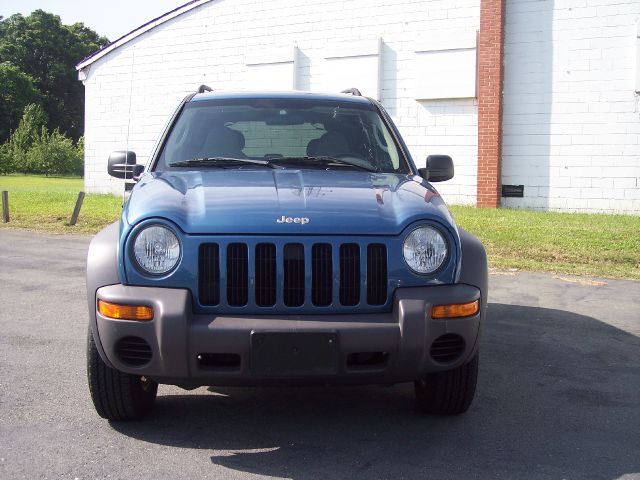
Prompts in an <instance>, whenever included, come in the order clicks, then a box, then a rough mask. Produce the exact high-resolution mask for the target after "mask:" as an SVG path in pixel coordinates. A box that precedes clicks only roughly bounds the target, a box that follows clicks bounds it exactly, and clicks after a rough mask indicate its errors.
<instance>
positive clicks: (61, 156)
mask: <svg viewBox="0 0 640 480" xmlns="http://www.w3.org/2000/svg"><path fill="white" fill-rule="evenodd" d="M83 156H84V152H83V149H82V148H78V146H76V145H74V144H73V140H71V139H70V138H68V137H65V136H64V135H62V134H61V133H60V131H59V130H58V129H55V130H54V131H53V132H51V133H49V132H47V129H46V128H45V127H42V130H41V132H40V136H39V137H38V139H37V140H36V141H35V143H34V144H33V145H32V146H31V148H30V149H29V151H28V152H27V164H28V165H29V167H30V169H31V171H32V172H33V173H41V174H45V175H70V174H79V173H81V172H80V171H81V170H82V164H83Z"/></svg>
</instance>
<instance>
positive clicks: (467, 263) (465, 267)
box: [458, 228, 489, 358]
mask: <svg viewBox="0 0 640 480" xmlns="http://www.w3.org/2000/svg"><path fill="white" fill-rule="evenodd" d="M458 231H459V233H460V245H461V247H462V262H461V269H460V279H459V282H460V283H466V284H467V285H473V286H474V287H477V288H479V289H480V301H481V305H480V318H481V319H484V318H486V310H487V298H488V296H489V267H488V265H487V252H486V250H485V248H484V245H482V242H480V240H478V239H477V238H476V237H475V236H473V235H471V234H470V233H469V232H467V231H466V230H464V229H462V228H458ZM483 324H484V322H483V321H482V320H481V321H480V329H479V330H478V337H477V338H476V343H475V345H474V347H473V351H472V353H471V354H470V356H469V358H471V357H472V356H473V355H475V354H476V352H477V351H478V348H479V343H480V342H479V340H480V334H481V332H482V326H483Z"/></svg>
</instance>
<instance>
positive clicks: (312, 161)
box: [268, 156, 378, 172]
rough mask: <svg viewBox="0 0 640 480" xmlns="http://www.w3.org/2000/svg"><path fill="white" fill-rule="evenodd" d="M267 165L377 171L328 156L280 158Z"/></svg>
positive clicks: (273, 159) (270, 161) (373, 168)
mask: <svg viewBox="0 0 640 480" xmlns="http://www.w3.org/2000/svg"><path fill="white" fill-rule="evenodd" d="M268 162H269V164H275V165H278V164H280V165H282V164H285V165H286V164H294V165H295V164H298V165H322V166H331V165H332V164H333V165H343V166H349V167H354V168H358V169H360V170H365V171H367V172H377V171H378V169H377V168H375V167H373V166H371V165H362V164H361V163H356V162H350V161H348V160H345V159H343V158H336V157H330V156H317V157H312V156H307V157H281V158H272V159H271V160H268Z"/></svg>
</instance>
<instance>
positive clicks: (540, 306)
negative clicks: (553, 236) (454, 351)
mask: <svg viewBox="0 0 640 480" xmlns="http://www.w3.org/2000/svg"><path fill="white" fill-rule="evenodd" d="M88 243H89V238H86V237H69V236H49V235H38V234H33V233H28V232H22V231H15V230H9V229H2V230H0V478H3V479H17V478H28V479H32V478H56V479H57V478H70V479H76V478H77V479H93V478H154V479H155V478H158V479H159V478H189V479H198V478H225V479H226V478H242V479H248V478H259V477H282V478H296V479H298V478H323V479H326V478H345V479H352V478H363V479H364V478H366V479H370V478H393V479H401V478H421V479H427V478H434V479H449V478H450V479H470V478H505V479H512V478H518V479H522V478H535V479H546V478H548V479H585V478H597V479H618V478H624V479H631V478H638V479H640V283H638V282H629V281H618V280H602V279H583V278H571V277H566V278H556V277H554V276H553V275H541V274H529V273H519V272H501V273H494V274H493V275H492V276H491V291H490V299H489V301H490V305H489V315H488V319H487V321H486V323H485V326H484V334H483V335H484V336H483V340H482V347H481V360H480V381H479V389H478V394H477V397H476V400H475V402H474V404H473V405H472V407H471V409H470V411H469V412H468V413H467V414H466V415H462V416H459V417H454V418H440V417H429V416H421V415H419V414H417V413H416V412H415V411H414V409H413V390H412V386H411V385H398V386H394V387H349V388H288V389H273V388H260V389H257V388H256V389H235V388H214V389H206V388H199V389H197V390H195V391H192V392H187V391H184V390H180V389H178V388H175V387H161V388H160V396H159V398H158V402H157V408H156V410H155V414H154V415H153V416H152V417H151V418H149V419H146V420H144V421H142V422H137V423H112V424H110V423H109V422H107V421H105V420H102V419H100V418H99V417H98V416H97V415H96V414H95V412H94V410H93V406H92V405H91V402H90V399H89V396H88V390H87V386H86V378H85V359H84V355H85V352H84V349H85V339H86V300H85V292H84V259H85V255H86V250H87V246H88Z"/></svg>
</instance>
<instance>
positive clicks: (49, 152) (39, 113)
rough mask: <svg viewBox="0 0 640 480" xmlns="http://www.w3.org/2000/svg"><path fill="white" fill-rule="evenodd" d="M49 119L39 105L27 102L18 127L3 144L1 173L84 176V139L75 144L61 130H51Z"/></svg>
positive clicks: (0, 163)
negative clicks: (47, 125)
mask: <svg viewBox="0 0 640 480" xmlns="http://www.w3.org/2000/svg"><path fill="white" fill-rule="evenodd" d="M46 121H47V118H46V115H45V113H44V110H42V108H41V107H40V106H39V105H36V104H30V105H27V107H26V108H25V109H24V114H23V115H22V120H20V124H19V125H18V128H16V129H15V130H14V131H13V132H12V133H11V136H10V137H9V140H7V142H5V143H4V144H3V145H2V146H0V174H7V173H13V172H20V173H39V174H45V175H79V176H82V175H83V173H84V139H83V138H80V140H79V141H78V143H77V144H74V143H73V140H71V139H70V138H68V137H66V136H65V135H63V134H62V133H60V131H59V130H58V129H55V130H54V131H53V132H51V133H49V131H48V130H47V127H46V126H45V124H46Z"/></svg>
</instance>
